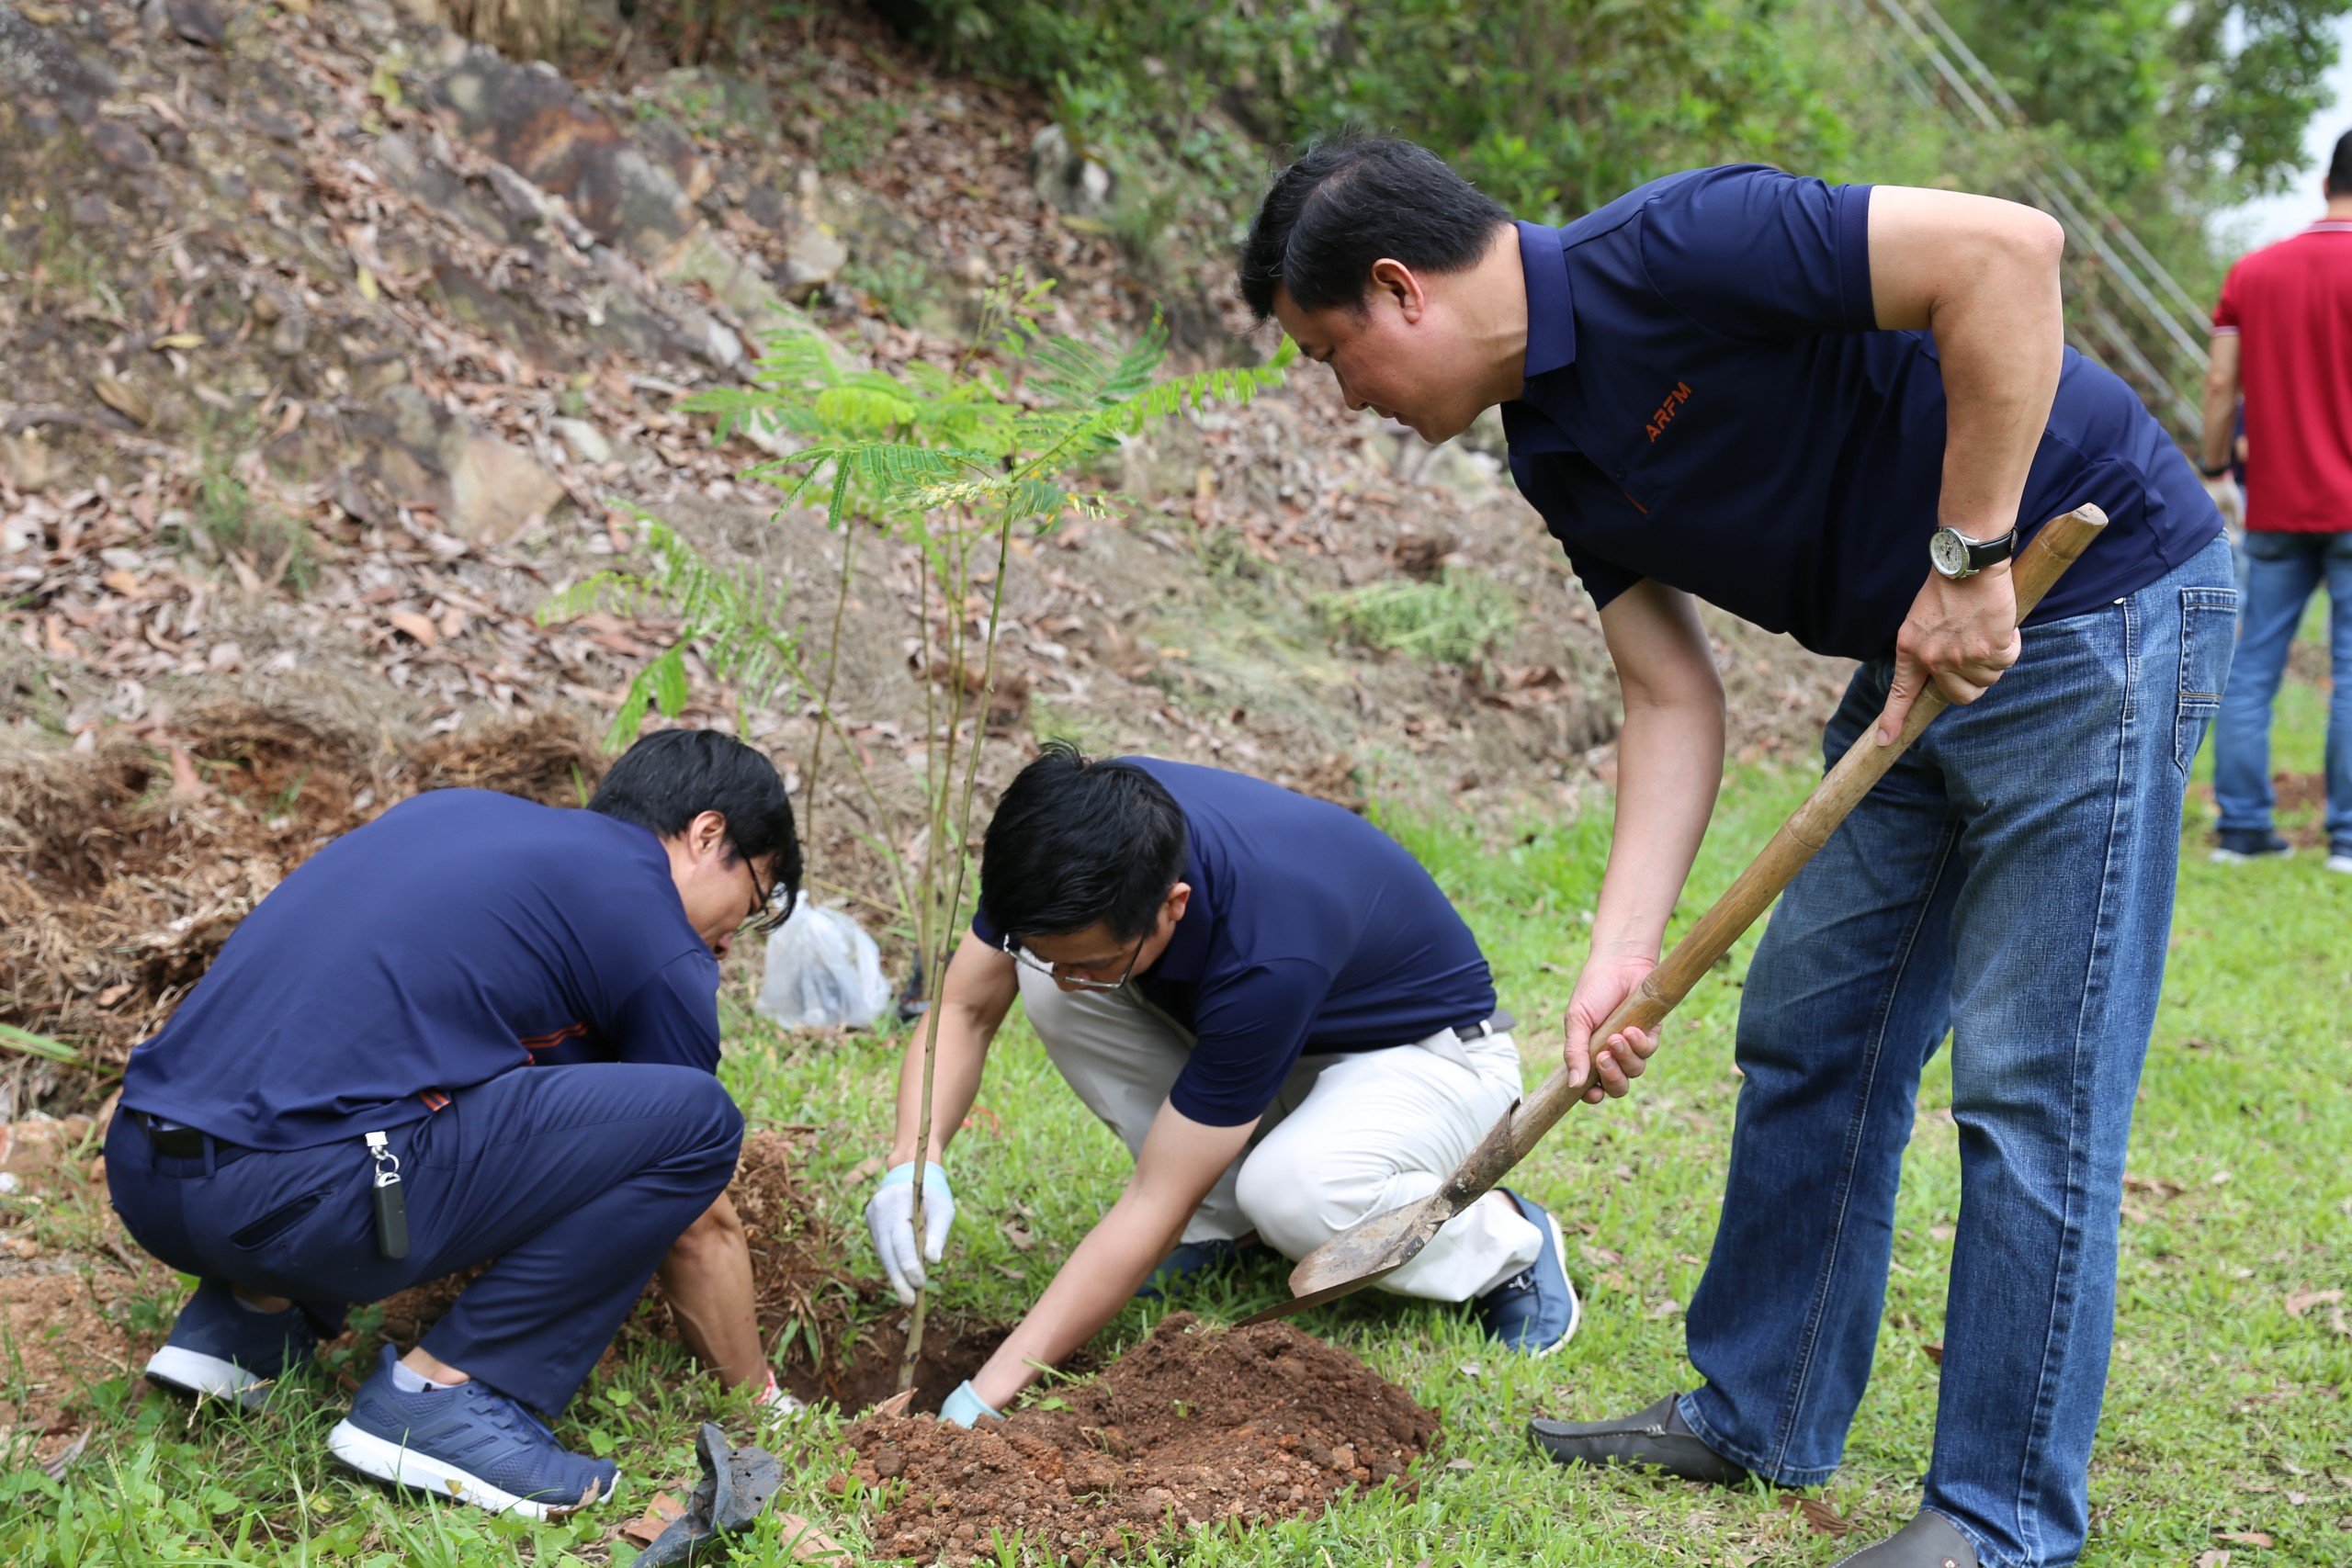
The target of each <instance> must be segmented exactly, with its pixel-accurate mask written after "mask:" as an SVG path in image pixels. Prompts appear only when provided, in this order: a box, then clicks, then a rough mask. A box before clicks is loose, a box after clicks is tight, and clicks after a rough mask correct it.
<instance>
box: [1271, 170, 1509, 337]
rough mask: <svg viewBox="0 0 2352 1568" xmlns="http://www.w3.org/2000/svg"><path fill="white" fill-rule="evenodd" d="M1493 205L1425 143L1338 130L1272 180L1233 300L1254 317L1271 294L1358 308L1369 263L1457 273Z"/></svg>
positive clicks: (1492, 216)
mask: <svg viewBox="0 0 2352 1568" xmlns="http://www.w3.org/2000/svg"><path fill="white" fill-rule="evenodd" d="M1509 221H1510V213H1508V212H1506V211H1504V210H1503V209H1502V206H1501V204H1500V203H1498V202H1497V201H1496V200H1495V199H1494V198H1493V197H1490V196H1487V195H1486V194H1485V193H1484V192H1482V191H1481V190H1479V189H1478V187H1477V186H1474V185H1472V184H1471V183H1470V182H1469V181H1468V180H1465V179H1464V178H1463V177H1462V176H1461V175H1457V174H1455V173H1454V172H1453V169H1451V168H1449V167H1448V166H1447V165H1446V162H1445V160H1444V159H1442V158H1441V157H1439V156H1438V155H1437V154H1436V153H1434V152H1430V150H1429V149H1428V148H1426V147H1420V146H1417V145H1415V144H1414V143H1412V142H1410V141H1405V140H1403V139H1402V138H1401V137H1395V136H1374V137H1363V136H1357V135H1354V134H1352V133H1342V134H1340V135H1339V136H1334V137H1329V138H1326V139H1325V140H1323V141H1317V142H1316V143H1314V144H1313V145H1311V146H1310V147H1308V148H1307V150H1306V152H1304V153H1303V154H1301V155H1300V156H1299V158H1298V159H1297V161H1296V162H1295V163H1293V164H1291V165H1290V166H1289V167H1288V168H1286V169H1284V170H1283V171H1282V173H1280V174H1278V175H1275V176H1274V184H1273V188H1272V189H1271V190H1269V191H1267V192H1266V198H1265V199H1264V200H1263V201H1261V202H1260V203H1259V204H1258V216H1257V217H1256V218H1254V219H1252V220H1250V236H1249V238H1247V239H1245V240H1243V241H1242V242H1241V279H1240V283H1241V298H1242V299H1244V300H1245V301H1247V302H1248V304H1249V306H1250V310H1251V311H1253V312H1254V313H1255V314H1256V315H1257V318H1258V319H1259V320H1260V321H1264V320H1265V319H1266V318H1267V317H1269V316H1271V315H1272V314H1273V313H1274V294H1275V292H1276V291H1277V290H1281V291H1283V292H1285V293H1287V294H1289V296H1290V297H1291V299H1292V300H1293V301H1294V302H1295V304H1296V305H1297V306H1298V308H1299V309H1300V310H1323V309H1325V308H1327V307H1329V306H1332V305H1350V306H1353V305H1359V304H1361V303H1363V291H1364V286H1365V285H1366V284H1367V283H1369V282H1370V281H1371V279H1372V264H1373V263H1374V262H1376V261H1378V260H1380V258H1381V257H1383V256H1392V257H1394V258H1395V259H1397V261H1400V262H1403V263H1404V264H1405V265H1407V266H1409V267H1413V268H1416V269H1418V270H1421V271H1426V272H1461V271H1463V270H1464V269H1465V268H1467V267H1469V266H1471V265H1474V264H1475V263H1476V261H1477V260H1478V258H1479V257H1480V256H1482V255H1484V254H1486V251H1487V245H1488V244H1489V243H1492V241H1493V238H1494V232H1495V226H1496V225H1497V224H1498V223H1507V222H1509Z"/></svg>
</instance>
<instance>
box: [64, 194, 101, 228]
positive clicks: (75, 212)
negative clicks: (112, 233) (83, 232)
mask: <svg viewBox="0 0 2352 1568" xmlns="http://www.w3.org/2000/svg"><path fill="white" fill-rule="evenodd" d="M65 210H66V214H67V216H69V217H71V218H72V219H73V220H74V226H75V227H76V228H82V229H96V228H97V227H98V226H99V225H101V224H103V223H104V222H105V221H106V220H107V198H106V197H102V196H97V195H95V194H91V193H86V192H85V194H83V195H81V196H77V197H74V200H73V203H72V205H71V206H69V207H67V209H65Z"/></svg>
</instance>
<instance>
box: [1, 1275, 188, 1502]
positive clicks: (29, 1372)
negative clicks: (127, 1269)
mask: <svg viewBox="0 0 2352 1568" xmlns="http://www.w3.org/2000/svg"><path fill="white" fill-rule="evenodd" d="M40 1267H41V1268H42V1269H52V1268H55V1266H54V1265H52V1264H49V1263H46V1262H44V1264H43V1265H41V1266H40ZM130 1283H131V1281H130V1277H129V1276H128V1275H124V1274H120V1273H116V1272H113V1271H111V1270H109V1269H99V1270H98V1271H96V1272H95V1273H91V1274H88V1275H85V1274H83V1273H81V1272H79V1271H75V1270H73V1269H62V1268H55V1271H40V1272H28V1273H25V1274H18V1275H13V1276H10V1277H8V1278H5V1279H0V1456H5V1457H6V1461H8V1462H10V1463H12V1464H16V1463H40V1462H44V1461H56V1460H57V1459H58V1458H59V1457H60V1456H61V1455H62V1454H63V1453H65V1452H66V1451H67V1450H71V1449H72V1448H73V1447H74V1443H75V1441H76V1439H77V1438H80V1437H81V1436H82V1435H83V1434H84V1432H85V1429H86V1428H87V1427H88V1426H89V1420H88V1410H87V1406H88V1404H89V1392H88V1390H89V1385H90V1384H91V1383H93V1382H102V1381H104V1380H106V1379H107V1378H114V1377H120V1376H121V1375H122V1374H123V1373H125V1372H127V1371H130V1370H131V1369H133V1368H134V1367H137V1366H139V1365H140V1364H141V1362H142V1361H143V1359H144V1358H145V1356H146V1353H147V1352H148V1351H150V1350H151V1349H153V1345H151V1344H141V1343H136V1342H134V1341H133V1339H132V1338H131V1337H130V1335H128V1334H126V1333H125V1332H124V1331H123V1329H122V1327H121V1325H119V1324H118V1323H117V1322H116V1321H115V1320H114V1319H113V1318H112V1317H110V1316H108V1315H107V1307H108V1306H109V1305H110V1304H111V1303H112V1300H113V1296H114V1293H115V1292H120V1291H122V1290H125V1289H128V1288H129V1287H130Z"/></svg>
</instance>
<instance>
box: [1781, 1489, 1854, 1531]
mask: <svg viewBox="0 0 2352 1568" xmlns="http://www.w3.org/2000/svg"><path fill="white" fill-rule="evenodd" d="M1781 1507H1783V1508H1793V1509H1795V1510H1796V1512H1797V1514H1798V1516H1799V1517H1802V1518H1803V1519H1804V1522H1805V1524H1806V1526H1807V1527H1808V1528H1810V1529H1812V1530H1813V1532H1814V1533H1815V1534H1816V1535H1850V1534H1852V1533H1853V1529H1854V1521H1853V1520H1851V1519H1849V1518H1848V1517H1846V1516H1845V1515H1843V1514H1841V1513H1839V1512H1838V1510H1837V1509H1835V1508H1833V1507H1831V1506H1829V1505H1828V1504H1826V1503H1825V1502H1823V1501H1822V1500H1821V1499H1820V1498H1818V1497H1792V1496H1788V1495H1785V1494H1784V1495H1782V1496H1781Z"/></svg>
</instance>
